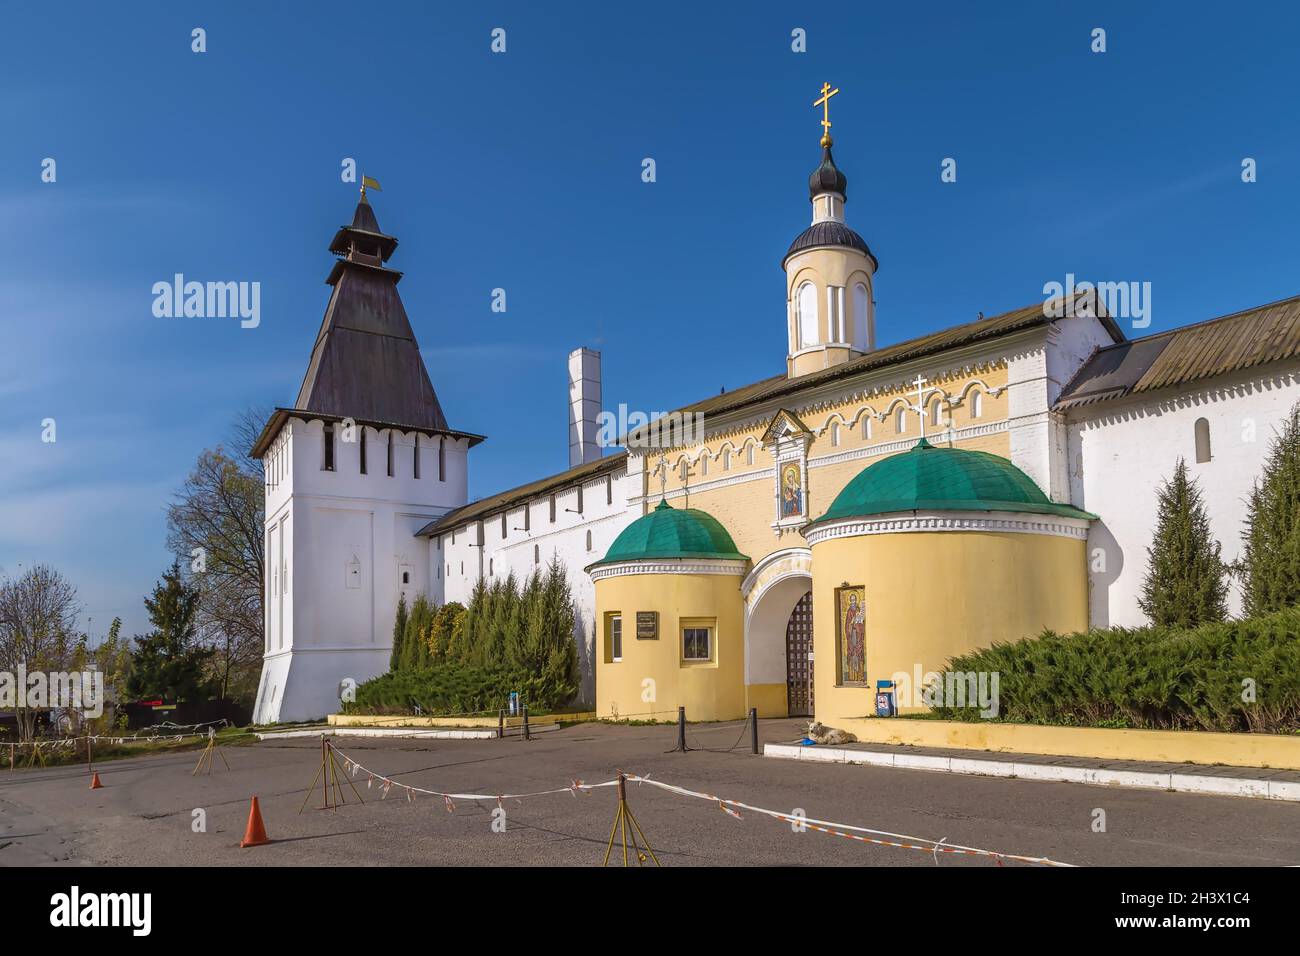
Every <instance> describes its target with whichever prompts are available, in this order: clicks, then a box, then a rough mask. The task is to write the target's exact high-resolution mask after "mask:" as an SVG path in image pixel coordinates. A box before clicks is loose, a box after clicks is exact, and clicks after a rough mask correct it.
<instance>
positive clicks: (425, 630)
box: [401, 594, 433, 670]
mask: <svg viewBox="0 0 1300 956" xmlns="http://www.w3.org/2000/svg"><path fill="white" fill-rule="evenodd" d="M432 626H433V605H431V604H430V603H429V599H428V598H426V597H425V596H424V595H423V594H421V595H419V596H418V597H417V598H416V599H415V601H414V602H413V603H412V604H411V611H410V614H409V615H408V616H407V619H406V634H405V635H404V636H403V638H402V662H401V666H402V669H404V670H419V669H420V668H422V667H427V666H428V664H429V643H428V641H429V630H430V629H431V628H432Z"/></svg>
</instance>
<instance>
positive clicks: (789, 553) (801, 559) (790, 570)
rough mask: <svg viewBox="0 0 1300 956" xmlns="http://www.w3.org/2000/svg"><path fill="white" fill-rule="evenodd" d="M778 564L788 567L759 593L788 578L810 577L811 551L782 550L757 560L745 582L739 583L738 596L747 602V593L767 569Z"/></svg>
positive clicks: (801, 549) (797, 549)
mask: <svg viewBox="0 0 1300 956" xmlns="http://www.w3.org/2000/svg"><path fill="white" fill-rule="evenodd" d="M778 564H786V565H788V567H787V568H786V570H785V573H783V574H780V575H778V576H777V577H776V578H773V579H772V580H771V581H769V582H768V583H767V586H766V587H764V588H763V590H762V592H760V596H761V595H762V594H766V593H767V590H768V588H770V587H771V586H772V585H773V584H776V583H777V582H778V581H784V580H785V579H786V578H789V577H809V576H811V575H812V551H811V550H810V549H808V548H782V549H781V550H780V551H773V552H772V553H771V554H769V555H766V556H765V557H762V558H760V559H759V561H758V564H756V565H754V567H753V569H752V570H751V571H750V572H749V574H747V575H745V580H743V581H741V582H740V595H741V597H743V598H744V599H745V601H746V602H748V601H749V592H750V591H752V590H753V589H754V586H755V585H756V584H758V582H759V580H760V579H761V578H762V577H763V575H764V574H766V573H767V571H768V569H769V568H771V567H773V566H774V565H778Z"/></svg>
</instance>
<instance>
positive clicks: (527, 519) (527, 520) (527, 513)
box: [524, 505, 533, 531]
mask: <svg viewBox="0 0 1300 956" xmlns="http://www.w3.org/2000/svg"><path fill="white" fill-rule="evenodd" d="M532 514H533V509H532V508H531V506H529V505H524V530H525V531H530V530H532V527H533V519H532Z"/></svg>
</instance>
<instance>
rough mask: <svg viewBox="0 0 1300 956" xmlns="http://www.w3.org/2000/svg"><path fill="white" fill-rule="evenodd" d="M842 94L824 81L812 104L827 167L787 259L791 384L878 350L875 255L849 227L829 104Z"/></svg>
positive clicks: (815, 180)
mask: <svg viewBox="0 0 1300 956" xmlns="http://www.w3.org/2000/svg"><path fill="white" fill-rule="evenodd" d="M837 93H839V90H838V89H832V88H831V85H830V84H829V83H824V84H822V88H821V97H820V98H819V99H817V100H816V101H814V103H813V105H814V106H820V107H821V108H822V120H821V126H822V138H821V147H822V161H821V165H820V166H818V167H817V168H816V169H815V170H813V174H812V175H811V176H809V177H808V199H809V201H810V202H811V203H812V207H813V214H812V224H811V225H810V226H809V227H808V228H807V229H805V230H804V231H803V232H801V233H800V234H799V235H798V236H796V237H795V240H794V242H792V243H791V244H790V248H789V250H788V251H787V252H786V254H785V258H784V259H783V260H782V261H781V266H782V268H783V269H784V270H785V289H786V324H787V330H788V332H789V351H788V352H787V356H786V371H787V374H788V375H789V376H790V377H791V378H796V377H798V376H800V375H807V374H809V373H810V372H816V371H820V370H821V369H824V368H830V367H831V366H832V365H838V364H840V363H841V362H847V361H849V360H850V359H853V358H856V357H858V356H859V355H863V354H865V353H866V352H869V351H871V350H872V349H873V348H875V346H876V326H875V302H874V299H873V295H872V283H873V280H874V278H875V274H876V268H877V262H876V257H875V256H874V255H872V253H871V250H870V249H869V248H868V247H867V242H866V240H865V239H863V238H862V237H861V236H860V235H858V234H857V233H856V232H854V231H853V230H852V229H850V228H849V227H848V225H847V224H846V223H845V221H844V204H845V202H846V201H847V198H848V177H846V176H845V175H844V173H842V172H841V171H840V169H839V167H837V166H836V165H835V159H834V158H833V157H832V156H831V146H832V145H833V141H832V139H831V121H830V100H831V97H832V96H834V95H835V94H837Z"/></svg>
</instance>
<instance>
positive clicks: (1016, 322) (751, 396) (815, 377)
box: [625, 292, 1124, 447]
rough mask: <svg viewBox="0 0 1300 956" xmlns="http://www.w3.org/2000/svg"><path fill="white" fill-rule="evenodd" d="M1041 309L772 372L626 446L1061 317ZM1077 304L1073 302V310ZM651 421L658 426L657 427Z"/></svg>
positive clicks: (1115, 332) (644, 430) (1039, 305)
mask: <svg viewBox="0 0 1300 956" xmlns="http://www.w3.org/2000/svg"><path fill="white" fill-rule="evenodd" d="M1090 295H1091V293H1089V292H1080V293H1078V294H1077V295H1076V297H1075V302H1078V301H1079V300H1080V299H1082V298H1084V297H1086V296H1090ZM1045 307H1046V303H1044V302H1035V303H1034V304H1033V305H1027V306H1025V307H1024V308H1020V309H1014V310H1012V311H1010V312H1004V313H1002V314H1001V315H994V316H991V317H989V318H984V319H978V320H976V321H975V322H967V323H965V324H963V325H955V326H952V327H951V328H947V329H942V330H940V331H938V332H931V333H929V334H928V335H922V336H919V337H917V338H914V339H908V340H907V341H905V342H899V343H898V344H897V345H890V346H886V347H885V348H879V349H876V350H875V351H872V352H868V353H867V354H866V355H863V356H862V357H860V358H856V359H853V360H852V361H849V362H842V363H840V364H839V365H835V366H832V367H831V368H828V369H822V370H820V371H817V372H811V373H809V374H807V375H800V376H799V377H797V378H790V377H789V376H788V375H785V374H781V375H773V376H772V377H771V378H765V379H763V380H761V381H758V382H754V383H753V384H752V385H746V386H744V387H742V388H737V389H733V390H732V391H729V392H723V393H722V394H721V395H714V396H711V397H709V398H706V399H704V400H703V401H699V402H695V403H694V404H691V405H687V406H685V407H683V408H679V409H676V410H675V411H674V412H671V413H669V414H668V415H665V416H663V417H661V418H658V419H656V420H655V421H654V422H651V423H649V424H648V425H645V426H643V427H641V428H638V429H635V430H634V431H633V432H631V433H629V435H627V436H625V437H626V439H627V442H628V443H629V444H631V443H635V442H636V440H637V439H638V437H639V438H640V439H641V446H642V447H644V444H645V441H646V439H647V437H648V436H651V435H654V434H655V432H656V429H657V428H659V427H663V428H667V427H669V424H670V423H671V422H674V421H677V422H680V420H681V417H682V416H684V415H697V414H698V415H722V414H725V413H728V412H736V411H741V410H743V409H746V408H749V407H751V406H756V405H761V404H763V403H765V402H772V401H777V400H787V399H788V398H789V397H791V396H795V397H797V396H798V394H799V393H801V392H806V391H810V390H812V389H815V388H817V387H819V386H821V385H825V384H827V383H829V382H834V381H837V380H839V379H843V378H850V377H852V376H854V375H862V374H864V373H867V372H874V371H877V370H879V369H883V368H887V367H889V366H891V365H901V364H903V363H904V362H908V361H911V360H913V359H918V358H924V357H927V356H930V355H934V354H936V353H939V352H944V351H946V350H948V349H952V348H957V347H959V346H963V345H969V344H973V343H978V342H984V341H989V340H992V339H996V338H999V337H1000V336H1003V335H1009V334H1011V333H1013V332H1018V331H1020V330H1022V329H1027V328H1032V327H1033V326H1038V325H1047V324H1048V323H1049V322H1053V321H1061V320H1060V319H1058V318H1055V317H1053V316H1050V315H1048V314H1046V313H1045V311H1044V309H1045ZM1078 308H1079V307H1078V306H1076V309H1078ZM1099 318H1100V321H1101V323H1102V324H1103V325H1104V326H1105V327H1106V329H1107V331H1108V332H1109V333H1110V335H1111V337H1112V338H1113V339H1115V340H1116V341H1117V342H1122V341H1124V333H1123V332H1122V331H1120V329H1119V326H1117V325H1116V324H1115V323H1114V322H1113V321H1112V320H1111V319H1110V318H1108V317H1106V316H1100V317H1099ZM788 404H791V405H792V404H794V402H788ZM656 422H658V423H659V425H656Z"/></svg>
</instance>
